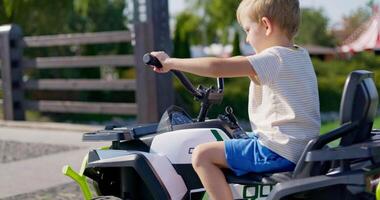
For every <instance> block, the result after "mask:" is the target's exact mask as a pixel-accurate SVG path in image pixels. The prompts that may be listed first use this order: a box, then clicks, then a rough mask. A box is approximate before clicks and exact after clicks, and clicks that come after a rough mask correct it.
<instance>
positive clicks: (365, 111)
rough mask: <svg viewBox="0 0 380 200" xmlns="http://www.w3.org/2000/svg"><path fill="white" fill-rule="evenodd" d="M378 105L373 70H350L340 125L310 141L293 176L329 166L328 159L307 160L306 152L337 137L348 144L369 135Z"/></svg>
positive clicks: (345, 86)
mask: <svg viewBox="0 0 380 200" xmlns="http://www.w3.org/2000/svg"><path fill="white" fill-rule="evenodd" d="M377 106H378V93H377V89H376V86H375V83H374V81H373V73H372V72H369V71H365V70H357V71H353V72H351V73H350V75H349V76H348V77H347V79H346V83H345V85H344V89H343V95H342V99H341V105H340V122H341V127H339V128H338V129H335V130H333V131H331V132H329V133H326V134H325V135H322V136H319V137H318V138H316V139H313V140H311V141H310V142H309V144H308V145H307V146H306V148H305V150H304V152H303V153H302V155H301V158H300V160H299V161H298V163H297V166H296V168H295V170H294V172H293V178H301V177H308V176H311V175H318V174H321V173H324V172H325V171H326V170H327V169H328V167H329V165H328V163H320V162H313V163H306V162H305V157H306V154H307V152H309V151H312V150H318V149H321V148H326V146H325V145H326V144H327V143H328V142H331V141H333V140H335V139H338V138H340V139H341V141H340V146H348V145H351V144H355V143H359V142H363V141H365V140H367V139H369V138H370V136H371V129H372V125H373V121H374V118H375V115H376V112H377ZM353 125H355V126H353ZM352 127H354V128H352Z"/></svg>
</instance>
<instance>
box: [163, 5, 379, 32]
mask: <svg viewBox="0 0 380 200" xmlns="http://www.w3.org/2000/svg"><path fill="white" fill-rule="evenodd" d="M299 1H300V4H301V7H312V8H322V9H323V10H324V12H325V15H326V16H327V17H329V18H330V26H333V25H335V24H337V23H339V22H340V19H341V18H342V17H343V16H344V15H348V14H349V13H350V12H351V11H353V10H355V9H357V8H358V7H364V6H365V5H366V3H367V2H368V0H299ZM185 2H186V0H169V12H170V13H171V14H172V15H175V14H176V13H178V12H180V11H182V10H184V9H185V6H186V4H185ZM376 2H377V3H379V0H378V1H376Z"/></svg>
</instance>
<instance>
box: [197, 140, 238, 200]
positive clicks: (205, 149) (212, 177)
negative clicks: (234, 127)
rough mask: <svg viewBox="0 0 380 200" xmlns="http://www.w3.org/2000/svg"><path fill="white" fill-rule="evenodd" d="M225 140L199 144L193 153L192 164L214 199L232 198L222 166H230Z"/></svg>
mask: <svg viewBox="0 0 380 200" xmlns="http://www.w3.org/2000/svg"><path fill="white" fill-rule="evenodd" d="M224 152H225V151H224V142H210V143H205V144H200V145H198V146H197V147H196V148H195V149H194V151H193V155H192V164H193V168H194V170H195V171H196V172H197V174H198V176H199V178H200V179H201V182H202V184H203V186H204V187H205V189H206V191H207V193H208V195H209V197H210V198H211V199H212V200H222V199H228V200H231V199H232V198H233V197H232V192H231V189H230V187H229V186H228V183H227V181H226V178H225V177H224V174H223V172H222V170H221V168H228V165H227V161H226V156H225V153H224Z"/></svg>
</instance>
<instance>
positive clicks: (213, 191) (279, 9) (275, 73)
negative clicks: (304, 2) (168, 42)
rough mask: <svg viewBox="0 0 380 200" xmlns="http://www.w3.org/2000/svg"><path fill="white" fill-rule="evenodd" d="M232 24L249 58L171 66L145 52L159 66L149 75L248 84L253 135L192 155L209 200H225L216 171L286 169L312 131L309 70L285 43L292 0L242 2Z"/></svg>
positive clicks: (289, 41)
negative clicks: (243, 39)
mask: <svg viewBox="0 0 380 200" xmlns="http://www.w3.org/2000/svg"><path fill="white" fill-rule="evenodd" d="M237 19H238V21H239V23H240V25H241V26H242V27H243V28H244V30H245V31H246V33H247V38H246V40H247V42H248V43H249V44H250V45H251V46H252V47H253V48H254V49H255V50H256V55H253V56H248V57H242V56H238V57H231V58H193V59H177V58H170V57H169V56H168V55H167V54H166V53H164V52H152V55H154V56H156V57H157V58H158V59H159V60H160V61H161V63H162V65H163V68H161V69H158V68H154V71H156V72H160V73H165V72H168V71H170V70H172V69H174V70H180V71H184V72H189V73H193V74H197V75H201V76H208V77H249V78H250V79H251V84H250V89H249V103H248V104H249V105H248V112H249V119H250V122H251V126H252V130H253V132H254V136H253V137H251V138H249V139H233V140H228V141H224V142H212V143H206V144H201V145H199V146H197V147H196V148H195V150H194V152H193V156H192V164H193V167H194V169H195V171H196V172H197V174H198V176H199V178H200V179H201V181H202V184H203V185H204V187H205V189H206V191H207V192H208V194H209V196H210V198H211V199H213V200H221V199H232V193H231V190H230V188H229V186H228V184H227V182H226V179H225V177H224V175H223V173H222V170H221V169H222V168H229V169H231V170H232V171H234V172H235V173H236V174H237V175H242V174H245V173H248V172H256V173H264V172H268V173H269V172H281V171H290V170H293V169H294V167H295V163H297V161H298V159H299V157H300V155H301V153H302V151H303V149H304V148H305V146H306V144H307V143H308V142H309V141H310V140H311V139H313V138H314V137H316V136H317V135H318V134H319V129H320V114H319V98H318V88H317V81H316V76H315V73H314V70H313V65H312V63H311V60H310V57H309V54H308V52H307V51H306V50H305V49H303V48H301V47H298V46H295V45H294V44H293V37H294V35H295V34H296V32H297V29H298V26H299V23H300V8H299V2H298V0H243V1H242V2H241V3H240V5H239V8H238V10H237Z"/></svg>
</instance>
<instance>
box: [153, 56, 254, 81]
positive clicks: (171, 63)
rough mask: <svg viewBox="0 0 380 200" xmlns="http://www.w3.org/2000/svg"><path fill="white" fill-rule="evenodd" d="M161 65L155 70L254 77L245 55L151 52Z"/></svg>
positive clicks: (216, 75)
mask: <svg viewBox="0 0 380 200" xmlns="http://www.w3.org/2000/svg"><path fill="white" fill-rule="evenodd" d="M151 54H152V55H154V56H156V57H157V58H158V60H159V61H160V62H161V64H162V65H163V68H161V69H158V68H154V71H156V72H161V73H162V72H168V71H169V70H172V69H173V70H179V71H184V72H189V73H192V74H196V75H200V76H207V77H254V76H255V75H256V72H255V71H254V69H253V67H252V66H251V64H250V62H249V61H248V58H247V57H243V56H236V57H231V58H212V57H208V58H185V59H180V58H170V57H169V56H168V55H167V54H166V53H165V52H162V51H161V52H151Z"/></svg>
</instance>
